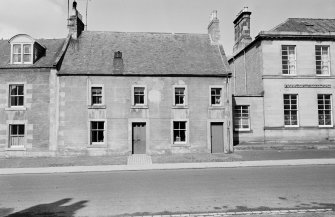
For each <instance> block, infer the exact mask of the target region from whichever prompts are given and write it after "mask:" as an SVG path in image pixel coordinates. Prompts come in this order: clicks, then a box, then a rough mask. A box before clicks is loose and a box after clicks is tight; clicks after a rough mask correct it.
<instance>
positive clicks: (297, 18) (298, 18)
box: [288, 17, 335, 20]
mask: <svg viewBox="0 0 335 217" xmlns="http://www.w3.org/2000/svg"><path fill="white" fill-rule="evenodd" d="M288 19H291V20H293V19H294V20H301V19H305V20H335V19H334V18H304V17H290V18H288Z"/></svg>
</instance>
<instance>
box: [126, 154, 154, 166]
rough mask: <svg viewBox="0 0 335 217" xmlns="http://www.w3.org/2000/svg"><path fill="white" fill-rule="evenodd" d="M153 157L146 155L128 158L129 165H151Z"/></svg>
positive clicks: (134, 155) (135, 155)
mask: <svg viewBox="0 0 335 217" xmlns="http://www.w3.org/2000/svg"><path fill="white" fill-rule="evenodd" d="M150 164H152V160H151V156H149V155H146V154H133V155H130V156H129V157H128V161H127V165H150Z"/></svg>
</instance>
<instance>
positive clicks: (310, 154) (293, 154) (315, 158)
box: [0, 149, 335, 175]
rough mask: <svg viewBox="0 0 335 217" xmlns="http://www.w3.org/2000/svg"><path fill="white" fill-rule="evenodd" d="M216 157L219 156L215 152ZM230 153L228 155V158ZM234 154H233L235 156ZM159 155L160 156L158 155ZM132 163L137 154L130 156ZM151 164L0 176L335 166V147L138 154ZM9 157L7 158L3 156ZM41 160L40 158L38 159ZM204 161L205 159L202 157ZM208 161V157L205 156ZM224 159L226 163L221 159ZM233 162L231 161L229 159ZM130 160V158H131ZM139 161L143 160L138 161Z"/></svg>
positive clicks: (17, 171)
mask: <svg viewBox="0 0 335 217" xmlns="http://www.w3.org/2000/svg"><path fill="white" fill-rule="evenodd" d="M214 156H217V155H214ZM227 156H228V157H227ZM231 156H234V158H232V157H231ZM156 157H157V156H156ZM129 158H131V159H132V162H136V159H133V158H134V156H133V155H132V156H130V157H129ZM139 158H140V159H145V162H149V163H137V164H136V163H132V164H127V165H125V164H123V165H89V166H87V165H75V164H74V166H56V167H55V166H53V167H48V166H46V167H28V168H22V167H21V168H0V175H11V174H47V173H83V172H111V171H138V170H169V169H173V170H177V169H206V168H236V167H271V166H306V165H335V150H332V149H330V150H294V151H292V150H275V151H273V150H272V151H266V150H261V151H237V152H235V153H234V154H232V155H229V154H226V155H220V156H219V157H217V158H214V159H213V158H210V159H207V160H208V161H212V160H215V161H216V162H197V161H198V160H199V158H197V157H194V156H192V159H191V160H190V161H189V159H187V160H188V161H186V162H172V163H170V162H169V161H166V162H164V163H152V161H150V160H148V159H147V157H144V158H143V156H139ZM2 160H6V159H2ZM36 160H37V161H38V158H37V159H36ZM183 160H184V161H185V159H183ZM200 160H203V159H200ZM205 160H206V159H205ZM218 161H223V162H218ZM229 161H231V162H229ZM128 162H129V161H128ZM137 162H140V161H137Z"/></svg>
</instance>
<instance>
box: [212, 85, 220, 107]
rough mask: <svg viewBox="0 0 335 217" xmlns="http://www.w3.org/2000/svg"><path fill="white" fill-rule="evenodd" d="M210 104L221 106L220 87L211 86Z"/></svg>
mask: <svg viewBox="0 0 335 217" xmlns="http://www.w3.org/2000/svg"><path fill="white" fill-rule="evenodd" d="M210 89H211V93H210V94H211V96H210V105H211V106H222V88H221V87H211V88H210Z"/></svg>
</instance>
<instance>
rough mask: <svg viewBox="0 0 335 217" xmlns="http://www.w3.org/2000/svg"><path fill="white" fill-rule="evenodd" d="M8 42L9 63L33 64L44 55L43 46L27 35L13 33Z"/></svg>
mask: <svg viewBox="0 0 335 217" xmlns="http://www.w3.org/2000/svg"><path fill="white" fill-rule="evenodd" d="M8 42H9V43H10V46H11V54H10V62H11V64H33V63H35V62H36V61H37V60H38V59H39V58H41V57H42V56H44V55H45V50H46V49H45V47H43V46H42V45H40V44H39V43H38V42H36V41H35V40H34V39H33V38H32V37H30V36H29V35H25V34H19V35H15V36H14V37H12V38H11V39H10V40H9V41H8Z"/></svg>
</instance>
